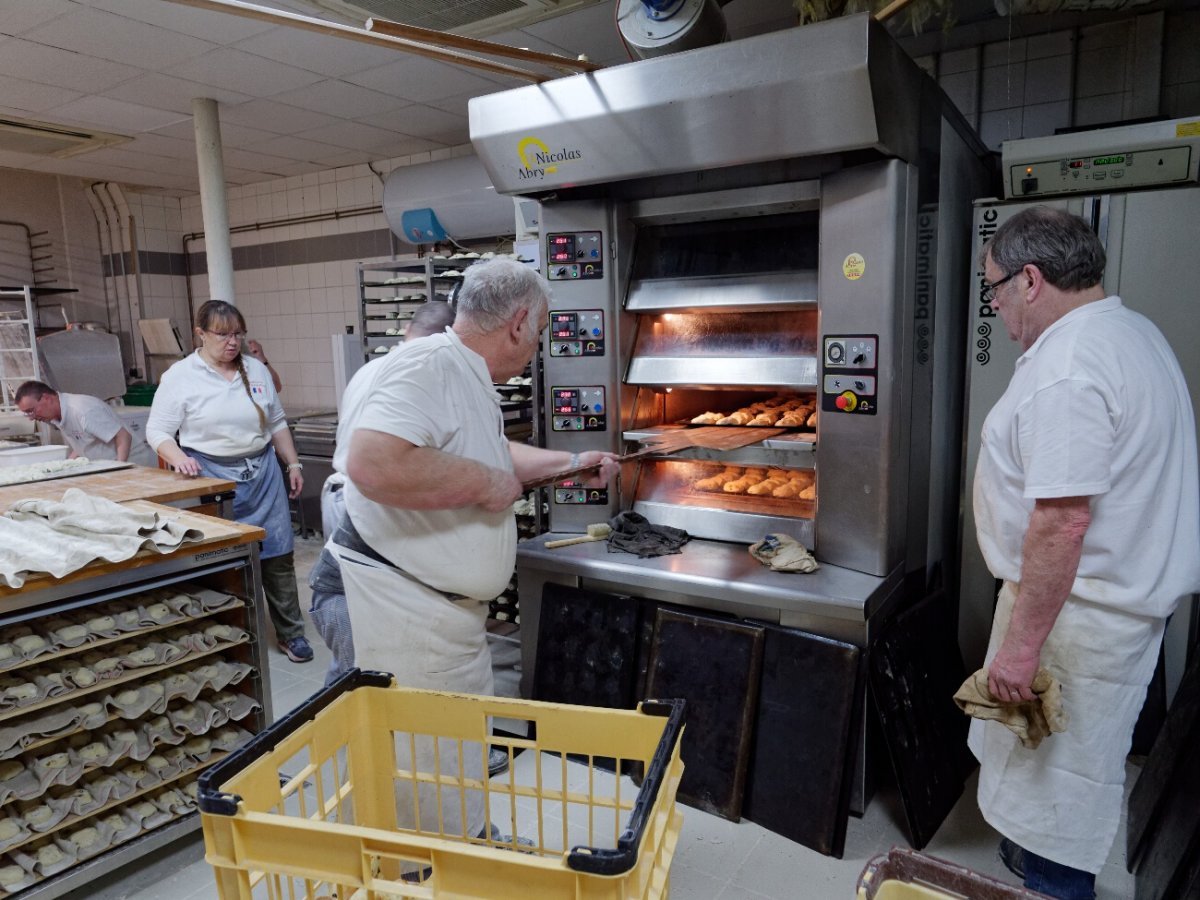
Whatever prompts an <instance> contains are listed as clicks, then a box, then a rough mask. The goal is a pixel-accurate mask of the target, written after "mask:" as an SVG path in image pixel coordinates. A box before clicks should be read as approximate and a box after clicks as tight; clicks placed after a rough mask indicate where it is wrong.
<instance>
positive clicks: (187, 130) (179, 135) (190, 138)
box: [154, 107, 275, 147]
mask: <svg viewBox="0 0 1200 900" xmlns="http://www.w3.org/2000/svg"><path fill="white" fill-rule="evenodd" d="M218 114H219V116H220V118H221V144H222V145H223V146H225V147H241V146H243V145H244V144H252V143H254V142H255V141H265V140H267V139H269V138H273V137H275V135H274V134H273V133H271V132H270V131H263V130H261V129H259V128H247V127H246V126H245V125H237V124H235V123H233V122H228V121H226V119H225V108H224V107H222V108H221V109H220V110H219V111H218ZM154 133H155V134H157V135H163V136H165V137H169V138H176V139H178V140H181V141H186V142H187V143H188V144H189V145H191V146H192V147H194V146H195V145H196V127H195V125H194V123H193V122H192V120H191V119H185V120H183V121H180V122H176V123H175V124H174V125H168V126H167V127H166V128H156V129H154Z"/></svg>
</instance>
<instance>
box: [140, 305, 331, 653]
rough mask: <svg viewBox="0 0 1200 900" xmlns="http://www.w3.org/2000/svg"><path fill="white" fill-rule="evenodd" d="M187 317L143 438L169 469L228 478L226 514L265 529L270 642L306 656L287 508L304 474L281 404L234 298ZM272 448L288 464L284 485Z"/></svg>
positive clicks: (309, 650) (264, 575)
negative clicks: (181, 348)
mask: <svg viewBox="0 0 1200 900" xmlns="http://www.w3.org/2000/svg"><path fill="white" fill-rule="evenodd" d="M195 326H196V327H195V340H196V343H197V345H198V346H197V348H196V352H195V353H193V354H191V355H190V356H188V357H186V358H185V359H182V360H180V361H179V362H177V363H175V364H174V365H173V366H171V368H170V369H168V370H167V371H166V372H165V373H164V374H163V377H162V382H161V383H160V384H159V386H158V390H157V391H155V394H154V402H153V405H152V406H151V409H150V420H149V422H147V424H146V440H147V442H148V443H149V444H150V446H151V447H153V448H154V450H155V451H157V453H158V455H159V456H161V457H162V458H163V459H165V460H166V461H167V463H169V464H170V466H171V468H173V469H174V470H175V471H177V472H181V473H183V474H185V475H207V476H209V477H213V478H224V479H228V480H230V481H233V482H235V484H236V485H237V487H236V488H235V491H234V499H233V517H234V519H236V520H237V521H238V522H242V523H244V524H246V525H257V526H259V527H260V528H263V529H265V531H266V532H267V537H266V540H264V541H263V544H262V554H261V560H262V581H263V590H264V592H265V593H266V596H267V608H268V609H269V611H270V614H271V623H272V624H273V625H274V626H275V636H276V638H277V640H278V642H279V649H280V650H282V651H283V652H284V653H286V654H287V656H288V658H289V659H291V660H292V662H308V661H309V660H311V659H312V658H313V651H312V648H311V647H310V646H309V644H308V641H307V640H305V638H304V619H303V617H302V616H301V614H300V600H299V593H298V591H297V589H296V570H295V564H294V560H293V556H292V520H291V512H290V510H289V509H288V497H289V496H290V497H293V498H294V497H297V496H299V495H300V490H301V488H302V487H303V486H304V477H303V475H302V474H301V469H302V468H303V467H302V466H301V464H300V461H299V459H298V458H297V454H296V446H295V444H294V443H293V442H292V435H291V432H290V431H289V430H288V425H287V419H286V418H285V416H284V413H283V406H282V405H281V404H280V402H279V395H278V394H276V392H275V386H274V384H273V383H272V380H271V375H270V373H269V372H268V370H267V367H266V366H264V365H263V364H262V363H261V362H259V361H258V360H257V359H254V358H253V357H251V356H249V355H247V354H244V353H242V340H243V339H244V338H245V336H246V320H245V319H243V318H242V314H241V313H240V312H239V311H238V309H237V307H235V306H233V305H232V304H230V303H226V302H224V301H223V300H209V301H208V302H207V303H205V304H204V305H203V306H201V307H200V309H199V310H198V311H197V312H196V323H195ZM177 433H178V436H179V439H178V442H176V440H175V435H176V434H177ZM272 448H274V451H275V453H274V454H273V453H272V452H271V450H272ZM275 454H278V456H279V458H280V459H281V460H283V462H284V464H285V465H286V466H287V476H288V484H287V486H285V485H284V481H283V476H282V473H281V471H280V468H279V466H278V465H276V464H275V460H274V456H275Z"/></svg>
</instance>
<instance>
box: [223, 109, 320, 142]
mask: <svg viewBox="0 0 1200 900" xmlns="http://www.w3.org/2000/svg"><path fill="white" fill-rule="evenodd" d="M220 115H221V127H222V129H223V128H224V127H225V123H226V122H232V123H234V124H235V125H246V126H250V127H253V128H261V129H262V130H264V131H270V132H273V133H274V134H295V133H296V132H298V131H307V130H308V129H310V128H320V127H321V126H322V125H332V124H333V123H335V122H338V121H341V120H340V119H338V118H336V117H334V116H327V115H325V114H324V113H319V112H313V111H312V110H309V109H300V108H299V107H297V106H288V105H287V104H286V103H277V102H275V101H274V100H251V101H250V102H249V103H242V104H240V105H238V106H231V107H230V108H229V109H222V110H220ZM248 143H249V142H248Z"/></svg>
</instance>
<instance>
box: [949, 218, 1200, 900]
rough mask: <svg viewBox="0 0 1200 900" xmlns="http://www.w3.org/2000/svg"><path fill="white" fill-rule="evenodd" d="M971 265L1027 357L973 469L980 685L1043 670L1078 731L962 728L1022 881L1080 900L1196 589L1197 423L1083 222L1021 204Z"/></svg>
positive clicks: (1013, 698)
mask: <svg viewBox="0 0 1200 900" xmlns="http://www.w3.org/2000/svg"><path fill="white" fill-rule="evenodd" d="M982 262H983V265H984V274H985V277H986V278H987V285H986V287H985V291H984V297H985V298H986V299H987V301H988V302H989V303H991V304H992V305H993V306H994V307H995V309H996V311H997V312H998V313H999V315H1000V318H1001V319H1002V320H1003V322H1004V324H1005V326H1006V327H1007V329H1008V333H1009V336H1010V337H1011V338H1012V339H1013V340H1015V341H1017V342H1019V343H1020V345H1021V349H1022V350H1023V351H1024V352H1023V354H1022V356H1021V357H1020V358H1019V359H1018V360H1017V364H1016V369H1015V371H1014V373H1013V377H1012V380H1011V381H1010V383H1009V385H1008V388H1007V390H1006V391H1005V393H1004V395H1003V396H1002V397H1001V398H1000V400H999V402H998V403H997V404H996V406H995V407H994V408H993V409H992V410H991V412H990V413H989V414H988V416H987V418H986V420H985V421H984V425H983V439H982V446H981V450H980V455H979V463H978V466H977V468H976V471H975V486H974V498H975V510H976V512H975V520H976V530H977V532H978V537H979V545H980V549H981V550H982V552H983V556H984V559H985V560H986V561H987V565H988V568H989V569H990V570H991V572H992V574H993V575H994V576H995V577H996V578H998V579H1000V580H1002V581H1003V583H1004V584H1003V588H1002V589H1001V591H1000V596H999V599H998V601H997V606H996V615H995V620H994V622H993V625H992V635H991V641H990V645H989V647H988V653H987V659H986V666H987V669H988V689H989V691H990V692H991V694H992V696H993V698H995V699H996V700H997V701H999V702H1001V703H1014V704H1015V703H1021V702H1026V701H1030V700H1033V699H1034V694H1033V692H1032V690H1031V684H1032V682H1033V680H1034V676H1035V674H1037V672H1038V671H1039V669H1045V670H1046V671H1048V672H1049V674H1050V675H1051V676H1052V677H1053V678H1055V679H1057V680H1058V681H1060V682H1061V683H1062V688H1063V689H1062V695H1063V704H1064V707H1065V711H1066V713H1067V715H1068V716H1069V723H1068V726H1067V730H1066V731H1065V732H1064V733H1061V734H1054V735H1051V736H1050V737H1049V738H1047V739H1046V740H1045V741H1043V742H1042V743H1041V744H1040V745H1039V746H1038V747H1037V748H1036V749H1028V748H1026V747H1024V746H1022V745H1021V744H1020V742H1019V741H1018V739H1017V737H1016V736H1015V735H1014V734H1013V733H1012V732H1010V731H1008V730H1007V729H1006V728H1004V727H1003V726H1002V725H1000V724H999V723H996V722H983V721H979V720H975V721H973V722H972V723H971V733H970V741H969V742H970V746H971V749H972V751H973V752H974V753H975V755H976V756H977V757H978V758H979V760H980V776H979V807H980V809H981V811H982V812H983V815H984V818H985V819H987V821H988V822H989V823H990V824H991V825H992V826H994V827H995V828H996V829H997V830H998V831H999V832H1000V833H1001V834H1002V835H1003V836H1004V840H1003V841H1002V842H1001V851H1000V854H1001V858H1002V859H1003V860H1004V862H1005V864H1006V865H1007V866H1008V867H1009V868H1010V869H1012V870H1013V871H1014V872H1015V873H1016V874H1018V875H1019V876H1021V877H1023V879H1024V883H1025V886H1026V887H1029V888H1032V889H1034V890H1038V891H1041V892H1042V893H1045V894H1048V895H1050V896H1052V897H1060V898H1069V900H1076V898H1086V900H1090V898H1093V897H1094V896H1095V893H1094V890H1095V873H1097V872H1099V871H1100V869H1101V868H1102V867H1103V866H1104V864H1105V861H1106V860H1107V858H1108V854H1109V851H1110V849H1111V847H1112V844H1113V840H1114V838H1115V836H1116V832H1117V826H1118V823H1119V821H1120V817H1121V806H1122V800H1123V786H1124V782H1125V757H1126V755H1127V754H1128V752H1129V747H1130V742H1131V740H1132V736H1133V727H1134V724H1135V722H1136V720H1137V716H1138V713H1139V711H1140V709H1141V707H1142V703H1143V701H1144V699H1145V696H1146V687H1147V685H1148V684H1149V682H1150V678H1151V676H1152V675H1153V673H1154V668H1155V663H1156V662H1157V659H1158V651H1159V645H1160V643H1161V640H1162V635H1163V630H1164V627H1165V625H1166V620H1167V617H1168V616H1170V615H1171V613H1172V612H1173V611H1174V609H1175V607H1176V605H1177V603H1178V601H1179V598H1180V597H1183V596H1186V595H1188V594H1191V593H1193V592H1195V591H1197V590H1200V553H1197V547H1198V546H1200V485H1198V480H1197V463H1196V427H1195V421H1194V416H1193V411H1192V404H1191V400H1190V398H1189V396H1188V392H1187V385H1186V383H1185V382H1184V378H1183V374H1182V372H1181V371H1180V368H1179V364H1178V362H1177V361H1176V359H1175V357H1174V355H1173V354H1172V352H1171V349H1170V347H1169V346H1168V344H1167V342H1166V340H1165V339H1164V338H1163V336H1162V334H1161V333H1160V332H1159V330H1158V329H1157V328H1156V327H1155V326H1154V325H1153V324H1152V323H1151V322H1150V321H1149V320H1148V319H1146V318H1145V317H1144V316H1142V315H1140V314H1138V313H1136V312H1133V311H1132V310H1130V309H1127V308H1126V307H1125V306H1123V305H1122V303H1121V299H1120V298H1119V297H1117V296H1107V295H1106V294H1105V291H1104V288H1103V287H1102V285H1101V278H1102V276H1103V274H1104V263H1105V257H1104V249H1103V247H1102V246H1101V244H1100V241H1099V240H1098V239H1097V237H1096V235H1095V234H1094V233H1093V232H1092V231H1091V230H1090V229H1089V228H1088V227H1087V226H1086V225H1085V224H1084V222H1083V221H1082V220H1081V219H1079V218H1078V217H1076V216H1073V215H1070V214H1068V213H1065V212H1062V211H1060V210H1054V209H1049V208H1046V207H1034V208H1031V209H1027V210H1023V211H1022V212H1020V213H1018V214H1017V215H1015V216H1014V217H1013V218H1011V219H1009V220H1008V221H1007V222H1005V223H1004V224H1003V225H1002V226H1001V227H1000V228H999V229H998V230H997V231H996V234H995V236H994V237H993V238H992V240H991V241H990V242H989V243H988V245H987V247H986V248H985V250H984V256H983V260H982Z"/></svg>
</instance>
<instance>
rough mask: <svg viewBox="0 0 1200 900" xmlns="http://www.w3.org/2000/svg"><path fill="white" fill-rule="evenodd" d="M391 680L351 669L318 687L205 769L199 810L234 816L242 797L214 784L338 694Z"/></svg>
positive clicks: (313, 715) (292, 730) (265, 751)
mask: <svg viewBox="0 0 1200 900" xmlns="http://www.w3.org/2000/svg"><path fill="white" fill-rule="evenodd" d="M393 681H395V678H394V677H393V676H392V675H391V674H390V673H388V672H377V671H373V670H366V671H364V670H362V669H359V668H353V669H351V670H350V671H348V672H346V673H344V674H342V675H340V676H339V677H338V678H337V680H336V681H334V682H333V684H331V685H329V686H328V687H324V688H321V690H319V691H317V692H316V693H315V694H313V695H312V696H311V697H309V698H308V699H307V700H305V701H304V702H303V703H301V704H300V705H299V706H297V707H296V708H295V709H293V710H292V711H291V712H289V713H287V714H286V715H285V716H284V717H283V718H281V719H279V720H278V721H277V722H275V723H274V724H272V725H271V726H269V727H267V728H265V729H263V730H262V731H260V732H259V733H258V734H256V735H255V736H254V737H253V738H251V739H250V740H249V741H248V742H247V743H246V746H244V747H242V748H241V749H240V750H237V751H235V752H233V753H231V754H229V756H227V757H225V758H224V759H223V760H221V761H220V762H219V763H216V764H215V765H213V766H211V767H209V768H208V769H207V770H205V772H204V773H203V774H202V775H201V776H200V778H199V780H198V782H197V784H198V787H199V790H198V791H197V798H196V799H197V803H198V804H199V806H200V811H201V812H206V813H211V814H212V815H216V816H232V815H236V814H237V807H238V804H239V803H241V802H242V798H241V797H240V796H239V795H237V794H227V793H225V792H223V791H219V790H217V789H216V786H217V785H220V784H224V783H225V782H226V781H228V780H229V779H230V778H232V777H233V776H234V775H236V774H238V772H241V771H242V770H243V769H245V768H246V767H247V766H249V765H250V764H251V763H252V762H254V761H255V760H256V759H258V758H259V757H261V756H266V755H267V754H268V753H270V752H271V751H272V750H274V749H275V748H276V747H277V746H278V745H279V743H280V742H281V741H283V740H284V739H285V738H287V737H289V736H290V735H292V734H293V733H295V732H296V731H297V730H298V729H299V728H300V726H302V725H304V724H305V723H307V722H311V721H312V720H313V719H315V718H316V717H317V714H318V713H319V712H321V711H322V710H323V709H325V708H326V707H327V706H329V704H331V703H333V701H334V700H336V699H337V698H338V697H340V696H342V694H345V693H347V692H348V691H353V690H356V689H358V688H360V687H391V685H392V683H393Z"/></svg>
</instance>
